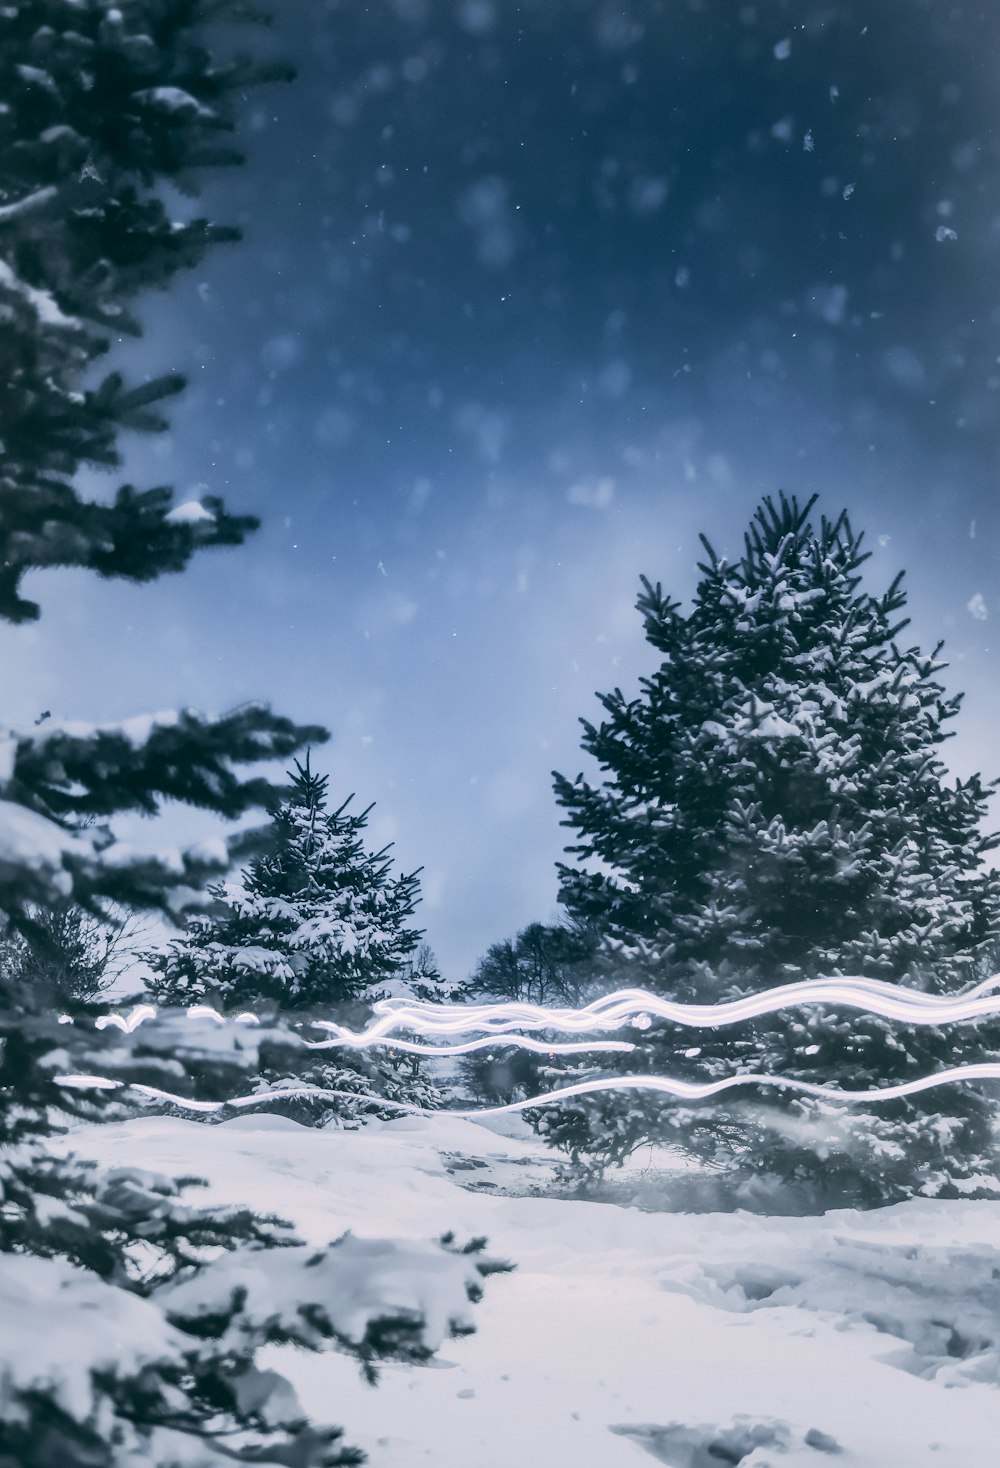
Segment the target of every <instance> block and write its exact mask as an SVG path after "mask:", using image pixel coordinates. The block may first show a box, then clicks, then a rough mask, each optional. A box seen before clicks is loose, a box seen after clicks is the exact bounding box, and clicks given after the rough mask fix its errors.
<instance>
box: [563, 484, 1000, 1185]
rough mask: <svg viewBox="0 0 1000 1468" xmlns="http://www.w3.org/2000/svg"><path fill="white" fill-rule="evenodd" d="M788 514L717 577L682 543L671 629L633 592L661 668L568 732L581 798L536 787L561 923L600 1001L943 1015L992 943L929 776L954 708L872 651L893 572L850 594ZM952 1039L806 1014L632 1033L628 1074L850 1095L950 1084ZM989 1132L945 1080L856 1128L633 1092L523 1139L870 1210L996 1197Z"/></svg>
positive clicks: (972, 869) (760, 528)
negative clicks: (936, 1077)
mask: <svg viewBox="0 0 1000 1468" xmlns="http://www.w3.org/2000/svg"><path fill="white" fill-rule="evenodd" d="M814 502H815V501H814V499H810V500H809V501H808V502H807V503H806V504H804V505H800V504H799V502H798V500H797V499H795V498H794V497H792V498H786V497H784V496H782V497H781V499H780V501H779V502H778V503H777V504H775V503H774V502H773V501H772V500H770V499H765V500H764V502H763V504H762V505H761V506H760V508H759V509H758V510H757V511H756V513H755V515H754V517H753V520H752V522H751V525H750V528H749V531H748V533H747V535H746V538H745V545H744V553H743V555H742V556H741V557H740V559H739V560H737V561H735V562H734V563H729V562H728V561H726V560H725V559H723V558H721V557H719V556H718V555H716V553H715V551H714V550H713V549H712V547H711V546H710V545H709V544H708V542H707V541H703V544H704V546H705V551H706V557H707V558H706V560H705V562H704V563H703V564H701V565H700V568H699V569H700V571H701V573H702V579H701V581H700V583H699V585H698V588H697V592H696V595H695V599H694V604H693V606H692V608H691V610H690V612H689V613H688V614H687V615H684V614H683V613H682V611H681V608H680V604H679V603H677V602H674V601H671V600H670V599H669V598H668V597H666V596H665V595H664V594H663V591H662V589H661V588H660V586H659V585H655V586H654V585H652V584H650V583H649V582H648V581H646V580H645V579H644V580H643V590H642V594H641V596H640V598H639V610H640V611H641V613H642V615H643V618H644V621H645V628H646V635H647V637H648V639H649V641H650V643H651V644H652V646H653V647H654V648H655V650H656V652H657V653H658V654H659V655H660V658H661V659H662V661H661V663H660V666H659V667H658V668H657V670H656V671H655V672H654V673H653V674H652V675H651V676H650V677H648V678H645V679H643V680H642V683H641V692H640V694H639V695H638V696H637V697H633V698H626V696H625V695H624V694H623V693H622V692H621V691H620V690H619V689H616V690H615V691H614V692H613V693H610V694H607V695H604V696H603V697H602V699H601V702H602V704H603V706H604V710H605V715H606V717H605V719H604V721H603V722H602V723H601V724H600V725H599V726H595V725H593V724H590V723H587V722H586V721H584V738H583V746H584V749H585V750H586V751H587V752H588V753H589V754H591V755H592V756H593V757H594V758H595V759H596V760H597V762H598V764H599V765H600V767H601V770H602V772H603V778H602V780H601V782H600V783H598V784H592V783H590V782H589V781H587V780H585V779H584V778H583V776H582V775H581V776H579V777H578V778H577V779H576V780H572V781H571V780H568V779H565V778H564V777H563V776H561V775H556V777H555V782H556V784H555V788H556V795H557V799H558V801H559V803H560V804H561V805H562V806H563V807H564V808H565V809H566V811H567V812H568V816H567V820H566V822H565V824H567V825H569V826H571V827H573V828H574V829H575V830H576V832H577V833H578V836H579V840H578V842H577V844H575V845H574V846H571V847H570V848H569V850H570V852H572V853H574V854H575V855H576V856H577V859H578V864H577V865H576V866H567V865H563V866H561V867H560V880H561V895H562V900H563V901H564V902H565V904H566V906H567V908H568V909H569V911H570V912H571V913H572V914H573V915H574V916H575V917H577V918H578V919H580V920H583V921H586V922H589V923H594V924H596V925H597V926H598V928H599V929H600V931H601V932H602V933H603V934H604V937H605V944H606V949H607V951H608V952H609V954H611V955H613V956H614V957H615V958H616V960H617V962H618V965H619V967H618V972H617V975H616V982H618V983H627V984H635V983H642V984H644V985H646V986H647V987H649V988H651V989H652V990H653V991H655V992H657V993H660V994H663V995H665V996H669V997H671V998H674V999H679V1000H686V1001H692V1002H698V1003H716V1002H718V1001H720V1000H723V999H726V998H731V997H734V996H736V995H741V994H746V993H750V992H755V991H758V990H760V989H764V988H769V987H772V986H774V985H777V984H781V983H785V982H788V981H791V980H802V979H806V980H808V979H814V978H821V977H832V976H836V975H861V976H869V977H874V978H880V979H885V980H890V981H894V982H898V983H901V984H908V985H912V986H915V987H918V988H920V989H923V990H925V991H928V992H933V993H948V992H954V991H955V990H956V989H957V988H959V987H961V986H962V985H963V984H964V983H966V982H967V981H968V980H969V979H971V978H972V977H974V976H975V973H976V969H977V964H978V963H979V961H980V960H981V958H982V956H983V955H985V954H987V953H988V952H990V951H991V949H992V947H993V945H994V944H995V941H996V936H997V932H998V930H1000V875H998V874H997V873H996V872H994V871H989V870H987V869H986V868H985V867H984V864H983V859H984V857H985V855H986V853H987V852H988V851H989V850H990V849H991V848H992V847H993V846H994V845H995V844H996V840H995V838H993V837H987V836H984V835H983V834H982V831H981V821H982V818H983V815H984V812H985V806H986V800H987V794H988V792H987V789H986V788H985V787H984V786H983V784H982V782H981V780H980V779H979V777H978V776H974V777H972V778H971V779H969V780H966V781H961V780H957V781H950V780H949V779H948V777H947V773H946V770H945V767H944V765H943V764H942V761H941V758H940V754H939V750H940V746H941V744H942V742H943V740H944V739H945V737H946V732H947V731H946V728H945V725H946V723H947V721H948V720H950V719H951V718H953V717H954V715H955V714H956V713H957V711H958V708H959V704H960V701H961V700H960V696H957V697H949V696H947V695H946V693H945V691H944V689H943V687H942V685H941V684H940V682H939V681H938V677H937V675H938V673H939V671H940V669H941V668H942V666H943V664H942V663H941V662H940V661H939V659H938V653H939V651H940V648H937V649H935V651H934V653H932V654H931V655H930V656H926V655H924V654H923V653H921V652H920V651H919V650H918V649H916V648H905V647H901V646H900V645H899V644H898V643H897V638H898V636H899V634H900V632H901V631H902V629H903V628H904V627H905V626H906V621H905V620H899V613H900V611H901V610H902V608H903V606H904V604H905V594H904V592H903V589H902V584H901V582H902V577H901V576H898V577H897V578H896V579H895V580H894V581H893V583H892V584H891V586H890V587H889V589H888V590H887V591H886V592H885V593H884V594H883V595H881V596H877V595H872V594H870V593H868V592H867V591H865V590H864V589H863V588H862V584H861V567H862V565H863V563H864V561H865V560H866V559H867V555H866V553H865V552H864V551H863V549H862V537H861V536H860V535H857V534H855V532H854V531H853V530H852V528H851V526H850V523H849V521H848V519H847V516H846V514H841V515H839V516H838V517H837V518H836V519H834V520H828V519H827V518H826V517H823V519H822V520H821V522H820V524H819V526H818V528H817V527H815V526H814V525H813V523H812V519H811V514H812V509H813V505H814ZM980 1038H982V1037H980ZM974 1039H975V1037H971V1036H970V1034H969V1030H968V1027H965V1028H961V1029H960V1028H957V1027H944V1028H931V1027H928V1028H917V1027H912V1026H910V1027H907V1026H902V1025H896V1024H892V1023H889V1022H887V1021H882V1020H879V1019H877V1018H873V1017H859V1016H858V1015H856V1014H853V1013H847V1014H844V1013H837V1012H833V1011H829V1010H818V1009H816V1008H814V1007H811V1006H809V1007H803V1008H802V1009H800V1010H796V1011H792V1012H785V1013H783V1014H782V1015H778V1016H772V1017H766V1018H763V1019H761V1020H758V1021H755V1022H753V1023H751V1024H746V1025H742V1026H736V1027H727V1028H726V1029H725V1030H720V1031H699V1032H698V1033H697V1035H696V1036H695V1037H694V1039H693V1040H692V1036H691V1032H690V1031H688V1032H685V1033H681V1034H678V1032H677V1031H676V1030H675V1029H674V1028H672V1027H668V1026H666V1025H665V1024H663V1023H660V1022H657V1023H655V1024H654V1025H653V1026H652V1027H651V1028H650V1029H649V1030H648V1031H646V1032H645V1034H644V1035H643V1036H642V1046H641V1050H640V1051H639V1052H638V1053H637V1055H636V1056H635V1057H631V1058H630V1066H629V1068H631V1069H648V1070H650V1071H659V1072H665V1073H670V1074H673V1075H680V1076H683V1077H685V1078H689V1079H706V1078H715V1077H717V1076H720V1075H727V1074H734V1073H739V1072H741V1071H747V1070H752V1069H765V1070H772V1071H776V1072H780V1073H782V1074H784V1075H788V1076H795V1077H799V1078H802V1079H808V1080H811V1081H821V1082H829V1083H833V1084H839V1085H841V1086H843V1087H844V1088H845V1089H861V1088H866V1087H869V1086H878V1085H879V1084H882V1083H888V1082H891V1081H895V1080H899V1079H901V1078H904V1077H911V1076H916V1075H921V1074H926V1073H928V1072H931V1071H934V1070H937V1069H940V1068H942V1067H944V1066H946V1065H948V1064H951V1063H954V1062H956V1061H957V1060H958V1059H960V1058H961V1057H962V1056H963V1055H967V1053H968V1049H969V1046H970V1044H972V1043H973V1041H974ZM991 1116H992V1105H991V1103H990V1101H989V1099H988V1098H986V1097H984V1096H983V1095H981V1094H980V1093H979V1092H977V1091H975V1090H973V1089H972V1088H970V1087H967V1086H964V1085H963V1086H953V1087H950V1088H948V1089H941V1090H934V1091H930V1092H926V1093H924V1094H923V1095H921V1096H917V1097H914V1098H913V1099H912V1100H906V1101H900V1102H896V1103H893V1104H891V1105H886V1106H884V1107H881V1108H879V1109H878V1111H877V1113H873V1114H872V1115H867V1114H866V1115H859V1114H858V1113H857V1112H856V1111H850V1110H848V1109H847V1108H844V1109H841V1108H840V1107H837V1106H831V1105H826V1104H822V1105H821V1104H819V1103H815V1102H805V1101H801V1100H796V1101H792V1100H791V1099H790V1097H789V1094H788V1093H779V1092H769V1093H767V1094H766V1095H763V1096H757V1097H755V1098H753V1099H744V1100H743V1101H741V1102H732V1101H730V1100H729V1098H728V1097H727V1100H726V1104H725V1106H724V1107H721V1106H718V1105H714V1104H713V1105H705V1106H702V1107H700V1108H693V1109H687V1110H685V1109H684V1108H681V1107H669V1106H667V1107H665V1106H664V1104H663V1103H662V1102H660V1101H659V1100H657V1101H655V1102H652V1101H650V1100H649V1099H648V1098H643V1097H642V1096H641V1093H633V1094H632V1096H631V1097H630V1098H628V1099H627V1100H621V1099H613V1100H608V1101H604V1100H602V1101H599V1102H598V1101H594V1102H592V1103H590V1102H587V1103H581V1104H573V1105H572V1106H568V1107H566V1108H564V1109H563V1110H562V1111H561V1112H560V1113H556V1114H554V1115H547V1116H546V1117H543V1118H542V1121H541V1125H542V1126H543V1128H545V1129H546V1130H547V1131H548V1133H549V1135H551V1136H552V1137H553V1139H554V1140H558V1141H561V1142H562V1144H563V1145H565V1146H566V1147H568V1148H569V1149H570V1150H571V1151H575V1152H579V1151H581V1150H589V1149H594V1151H595V1152H596V1153H597V1154H598V1155H603V1156H606V1157H615V1158H621V1157H622V1156H624V1155H626V1154H627V1153H628V1152H629V1151H631V1150H632V1149H633V1148H634V1147H635V1146H637V1145H638V1144H639V1143H640V1142H641V1141H644V1140H648V1139H649V1138H651V1137H659V1138H661V1139H669V1140H678V1141H682V1142H683V1145H685V1146H686V1147H688V1148H689V1149H691V1150H693V1151H695V1152H696V1153H698V1155H700V1156H702V1157H707V1158H709V1159H710V1160H712V1161H713V1162H715V1163H719V1164H722V1163H725V1164H728V1165H729V1167H730V1168H735V1169H736V1171H737V1173H738V1174H742V1175H743V1176H746V1174H748V1173H763V1174H770V1175H777V1176H779V1177H781V1178H783V1179H785V1180H786V1181H796V1180H797V1181H799V1182H802V1183H805V1184H809V1185H812V1186H814V1187H817V1188H820V1189H821V1190H822V1191H823V1192H824V1194H825V1196H827V1197H829V1198H834V1199H836V1198H838V1197H843V1198H845V1199H846V1198H854V1199H857V1200H860V1201H869V1202H870V1201H876V1200H879V1199H882V1198H892V1197H899V1196H905V1195H907V1194H908V1193H910V1192H913V1191H916V1190H919V1191H923V1192H929V1193H941V1192H946V1191H948V1190H949V1189H953V1188H955V1187H957V1186H960V1187H962V1188H963V1190H965V1191H967V1190H968V1188H970V1187H973V1186H975V1185H976V1183H975V1180H976V1179H981V1178H983V1177H984V1176H986V1175H989V1177H991V1178H992V1177H995V1175H996V1163H995V1158H994V1156H993V1151H992V1146H991V1142H992V1128H991Z"/></svg>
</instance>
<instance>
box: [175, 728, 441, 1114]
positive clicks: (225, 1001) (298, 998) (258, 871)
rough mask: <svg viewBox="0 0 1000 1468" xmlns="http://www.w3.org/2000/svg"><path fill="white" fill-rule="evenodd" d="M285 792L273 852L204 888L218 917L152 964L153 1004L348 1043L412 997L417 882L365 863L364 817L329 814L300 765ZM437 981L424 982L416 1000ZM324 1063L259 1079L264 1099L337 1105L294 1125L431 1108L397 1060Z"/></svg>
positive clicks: (384, 1054) (315, 1108) (322, 782)
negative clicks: (268, 1015)
mask: <svg viewBox="0 0 1000 1468" xmlns="http://www.w3.org/2000/svg"><path fill="white" fill-rule="evenodd" d="M289 778H290V780H291V787H290V790H289V792H288V794H287V796H286V798H285V799H284V801H283V802H282V804H281V805H280V807H279V808H278V810H277V811H276V813H275V816H274V819H273V822H272V832H273V838H274V839H273V841H272V844H271V846H270V849H269V850H268V851H267V852H265V853H264V854H263V855H261V856H258V857H255V858H254V860H253V861H251V862H250V864H249V865H248V866H247V867H246V868H245V869H244V870H243V871H242V872H241V873H240V875H239V876H238V877H235V878H230V879H228V880H226V881H224V882H220V883H217V884H214V885H213V886H211V888H210V889H209V890H210V892H211V895H212V896H213V897H214V898H215V907H214V909H213V910H212V911H211V912H206V913H197V914H195V915H193V916H192V917H191V919H190V920H189V923H188V927H187V931H186V933H185V934H184V936H183V937H182V938H180V939H178V940H177V941H175V942H173V943H171V944H169V945H168V946H167V947H166V948H164V949H161V950H160V951H158V952H155V953H151V954H149V955H148V959H149V963H150V965H151V967H152V968H153V974H154V976H153V978H152V980H151V981H150V992H151V995H152V996H153V997H154V998H156V999H158V1000H159V1001H160V1002H161V1003H162V1004H165V1005H177V1004H185V1005H189V1004H197V1003H205V1002H207V1003H210V1004H214V1005H216V1006H217V1007H218V1008H219V1009H221V1010H223V1011H236V1010H245V1009H250V1010H252V1011H254V1012H255V1013H259V1012H261V1010H262V1009H263V1010H269V1011H273V1010H274V1009H275V1008H277V1010H278V1013H279V1014H280V1015H282V1016H284V1015H292V1016H294V1018H295V1019H296V1020H297V1021H298V1023H299V1025H300V1026H302V1025H303V1024H304V1025H305V1029H304V1030H303V1031H302V1032H303V1033H306V1034H308V1021H309V1020H310V1019H311V1018H316V1019H321V1020H335V1021H336V1022H337V1023H339V1024H344V1025H350V1026H351V1027H352V1028H354V1029H357V1028H359V1027H361V1026H362V1025H363V1024H364V1023H365V1021H366V1020H367V1019H369V1018H370V1017H371V1009H370V1006H371V1004H372V1002H373V1001H374V1000H376V999H378V998H381V997H383V996H384V995H386V994H389V993H391V994H392V995H393V996H394V997H416V996H415V995H414V994H413V993H412V991H411V989H410V986H409V985H408V983H407V978H408V975H409V973H410V971H411V967H412V959H413V955H414V953H415V951H416V950H417V947H418V945H419V943H420V939H421V938H422V936H423V934H422V933H421V932H420V930H419V929H416V928H413V927H410V926H409V919H410V918H411V917H412V915H413V911H414V908H415V906H416V903H417V900H418V892H419V884H418V880H417V876H418V874H417V873H416V872H413V873H411V874H410V875H408V876H393V875H392V874H391V872H390V861H389V856H388V848H386V849H385V850H383V851H379V852H375V853H370V852H368V851H366V849H365V845H364V832H365V826H366V823H367V819H368V811H367V810H365V811H361V812H359V813H357V814H352V813H351V812H350V811H349V810H348V806H349V804H350V801H346V802H345V803H344V804H343V805H341V806H340V807H339V808H338V809H336V810H333V811H328V810H327V808H326V807H327V786H328V783H329V782H328V779H327V777H326V776H325V775H318V774H317V773H316V772H315V771H314V770H313V769H312V768H311V766H310V762H309V758H308V756H307V758H306V761H305V763H304V764H302V763H299V762H298V761H296V763H295V769H294V771H292V772H290V775H289ZM425 967H426V965H425ZM433 978H436V975H431V974H427V973H425V974H424V975H423V979H422V984H421V989H422V992H423V994H424V996H425V997H429V993H430V991H432V989H433V987H434V986H433V982H432V980H433ZM315 1038H316V1039H318V1038H319V1036H318V1034H317V1035H316V1036H315ZM321 1054H322V1058H321V1059H317V1060H316V1061H314V1062H313V1063H312V1064H311V1065H306V1066H302V1065H301V1064H297V1065H296V1068H295V1075H294V1076H288V1075H287V1074H284V1073H282V1074H274V1073H270V1074H265V1075H264V1076H262V1077H261V1089H268V1088H271V1087H273V1086H275V1085H280V1086H284V1087H288V1088H290V1089H294V1088H296V1087H300V1086H302V1085H303V1084H305V1085H310V1086H318V1087H322V1088H323V1089H325V1090H329V1091H331V1092H333V1093H335V1094H333V1095H331V1096H330V1097H326V1098H323V1097H320V1098H317V1099H316V1100H310V1099H309V1098H302V1099H297V1100H296V1101H295V1102H294V1104H293V1114H294V1115H296V1116H300V1115H307V1116H313V1117H316V1118H317V1119H319V1120H321V1121H328V1120H331V1119H333V1118H340V1119H342V1120H346V1121H352V1122H353V1121H356V1120H357V1119H358V1118H360V1117H363V1116H365V1115H388V1116H391V1115H395V1114H397V1108H396V1107H395V1106H394V1105H392V1104H391V1103H394V1102H399V1101H406V1102H408V1103H411V1104H415V1105H420V1106H427V1105H433V1104H434V1102H435V1100H436V1099H437V1093H436V1090H435V1087H434V1086H433V1085H432V1084H430V1083H429V1082H428V1081H427V1080H426V1079H425V1078H424V1077H423V1076H422V1074H421V1072H420V1070H419V1067H418V1066H416V1065H415V1064H414V1063H413V1060H412V1058H411V1057H404V1056H403V1054H402V1052H393V1051H392V1050H388V1049H384V1048H380V1049H379V1050H378V1051H375V1050H364V1051H362V1050H351V1049H347V1048H337V1049H333V1050H330V1051H326V1052H321ZM331 1056H333V1057H336V1058H335V1059H331ZM380 1101H381V1102H382V1103H386V1102H388V1103H390V1104H389V1105H388V1106H386V1105H385V1104H381V1105H380Z"/></svg>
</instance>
